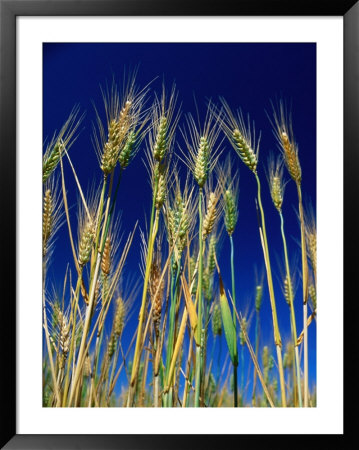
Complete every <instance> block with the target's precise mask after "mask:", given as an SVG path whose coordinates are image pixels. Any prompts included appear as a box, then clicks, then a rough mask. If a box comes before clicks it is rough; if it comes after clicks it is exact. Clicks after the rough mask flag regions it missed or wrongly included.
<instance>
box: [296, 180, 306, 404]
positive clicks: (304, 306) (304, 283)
mask: <svg viewBox="0 0 359 450" xmlns="http://www.w3.org/2000/svg"><path fill="white" fill-rule="evenodd" d="M296 184H297V192H298V201H299V217H300V236H301V248H302V280H303V331H304V407H305V408H307V407H308V326H307V319H308V264H307V249H306V242H305V226H304V213H303V201H302V189H301V185H300V184H299V183H296Z"/></svg>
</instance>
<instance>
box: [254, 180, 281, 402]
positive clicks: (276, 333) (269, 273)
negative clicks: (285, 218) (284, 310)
mask: <svg viewBox="0 0 359 450" xmlns="http://www.w3.org/2000/svg"><path fill="white" fill-rule="evenodd" d="M254 175H255V177H256V180H257V185H258V195H257V197H258V204H259V209H260V212H261V219H262V220H261V223H262V230H261V231H262V237H263V253H264V261H265V266H266V272H267V281H268V289H269V298H270V303H271V309H272V319H273V328H274V342H275V345H276V348H277V358H278V369H279V380H280V389H281V397H282V406H283V407H285V406H286V398H285V381H284V371H283V361H282V352H281V346H282V341H281V337H280V332H279V327H278V319H277V308H276V304H275V297H274V289H273V281H272V270H271V265H270V258H269V250H268V241H267V232H266V226H265V218H264V211H263V206H262V199H261V184H260V180H259V177H258V174H257V172H254Z"/></svg>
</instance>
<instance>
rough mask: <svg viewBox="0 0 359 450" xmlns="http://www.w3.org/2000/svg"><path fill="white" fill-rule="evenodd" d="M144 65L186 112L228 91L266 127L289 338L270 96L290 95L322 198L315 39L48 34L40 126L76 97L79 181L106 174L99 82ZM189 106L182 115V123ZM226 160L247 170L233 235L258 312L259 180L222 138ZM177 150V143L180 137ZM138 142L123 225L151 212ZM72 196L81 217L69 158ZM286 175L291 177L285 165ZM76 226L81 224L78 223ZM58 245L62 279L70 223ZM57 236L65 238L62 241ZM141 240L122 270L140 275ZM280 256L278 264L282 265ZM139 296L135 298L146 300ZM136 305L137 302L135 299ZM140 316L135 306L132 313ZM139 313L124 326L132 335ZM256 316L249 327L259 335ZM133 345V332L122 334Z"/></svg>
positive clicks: (294, 250)
mask: <svg viewBox="0 0 359 450" xmlns="http://www.w3.org/2000/svg"><path fill="white" fill-rule="evenodd" d="M135 66H139V70H138V76H137V82H138V85H139V86H144V85H145V84H147V83H148V82H150V81H151V80H153V79H155V78H156V77H158V78H157V79H156V80H155V81H154V82H153V83H152V84H151V89H152V91H156V92H158V93H160V91H161V85H162V81H163V80H164V82H165V84H166V86H168V88H170V87H171V86H172V83H173V82H175V83H176V86H177V89H178V92H179V102H180V103H182V112H183V113H186V112H192V113H193V114H195V103H194V96H195V98H196V101H197V104H198V106H199V109H200V112H201V113H203V111H205V105H206V99H208V98H211V99H212V100H213V101H215V102H217V101H218V96H223V97H224V98H225V99H226V100H227V101H228V103H229V104H230V106H231V107H232V108H233V109H235V108H238V107H240V108H241V109H242V110H243V112H244V113H245V114H246V113H249V114H250V117H251V119H252V120H254V121H255V125H256V130H257V131H259V130H261V132H262V140H261V146H260V155H259V161H260V162H259V166H258V172H259V176H260V178H261V180H262V191H263V201H264V209H265V214H266V224H267V233H268V239H269V250H270V255H271V261H272V265H273V268H274V282H275V289H276V298H277V308H278V315H279V326H280V329H281V333H282V339H283V341H284V342H285V341H286V340H288V339H289V337H290V326H289V311H288V307H287V304H286V303H285V301H284V299H283V296H282V291H281V288H280V285H279V284H278V281H280V280H281V274H284V262H283V257H282V255H283V250H282V241H281V235H280V228H279V217H278V213H277V211H276V210H275V208H274V207H273V204H272V202H271V199H270V196H269V191H268V184H267V181H266V177H265V172H264V167H265V166H266V163H267V156H268V154H269V152H274V153H277V152H278V148H277V144H276V140H275V138H274V136H273V132H272V129H271V125H270V123H269V120H268V118H267V115H266V111H268V112H271V103H270V101H271V100H276V99H278V98H279V97H282V98H284V99H285V100H286V101H287V102H288V104H291V105H292V116H293V128H294V134H295V138H296V140H297V142H298V145H299V157H300V162H301V166H302V173H303V182H302V186H303V196H304V201H306V202H308V201H311V202H312V205H313V207H314V208H315V206H316V46H315V44H308V43H306V44H269V43H266V44H237V43H236V44H222V43H221V44H208V43H205V44H198V43H196V44H174V43H169V44H149V43H145V44H90V43H85V44H79V43H76V44H61V43H60V44H53V43H51V44H44V46H43V112H44V115H43V136H44V139H45V138H51V137H52V135H53V133H54V131H55V130H59V129H60V128H61V126H62V124H63V122H64V121H65V120H66V118H67V117H68V115H69V113H70V111H71V109H72V108H73V106H74V105H75V104H78V105H79V106H80V109H81V112H86V116H85V119H84V121H83V123H82V125H81V130H82V131H81V133H80V135H79V137H78V139H77V141H76V143H75V144H74V146H73V147H72V148H71V150H70V152H71V157H72V162H73V164H74V166H75V168H76V171H77V174H78V176H79V180H80V182H81V185H82V187H83V188H84V190H85V191H86V190H87V188H89V187H90V186H91V185H92V183H93V182H96V183H98V182H99V181H100V180H101V177H102V174H101V171H100V169H99V167H98V163H97V159H96V156H95V151H94V148H93V145H92V142H91V136H92V123H93V122H94V120H95V115H94V108H93V103H94V104H95V105H96V107H97V108H98V109H99V110H100V111H103V109H102V108H103V102H102V97H101V91H100V85H101V86H104V85H105V84H106V82H107V83H109V84H111V81H112V78H113V77H115V80H116V81H120V80H121V77H122V75H123V72H124V68H126V69H128V68H131V67H132V68H133V67H135ZM183 118H184V117H183V114H182V120H181V122H180V123H182V124H183ZM224 147H225V149H224V152H223V155H222V158H221V159H222V160H223V159H224V157H225V155H226V154H227V153H231V156H232V161H233V163H234V166H235V167H239V171H240V184H239V187H240V194H239V220H238V225H237V228H236V232H235V234H234V241H235V245H236V251H235V258H236V259H235V267H236V283H237V298H238V304H239V308H240V309H241V310H242V311H243V312H246V311H249V312H252V310H253V308H254V306H253V301H254V300H253V296H254V288H255V267H257V270H258V271H259V272H261V270H262V268H263V254H262V250H261V247H260V240H259V233H258V225H257V216H256V210H255V203H254V198H255V196H256V182H255V179H254V177H253V175H252V174H251V173H250V171H249V170H248V169H247V168H246V167H245V166H244V165H243V163H242V162H241V161H240V160H239V158H238V156H237V155H236V154H235V152H234V150H233V149H232V147H231V146H230V145H229V144H228V143H227V142H225V146H224ZM175 152H178V148H177V146H176V147H175ZM143 156H144V154H143V152H142V151H141V152H140V153H139V154H138V155H137V157H136V159H135V160H134V161H133V163H132V164H131V165H130V167H129V168H128V170H127V171H126V172H125V174H124V177H123V181H122V183H121V187H120V193H119V199H118V206H119V209H120V210H122V211H124V214H123V216H122V217H123V220H122V230H123V231H124V232H125V235H127V234H128V232H129V231H130V230H131V229H132V228H133V225H134V223H135V221H136V220H137V219H139V224H140V226H141V227H142V228H144V224H145V215H147V217H148V215H149V208H150V201H151V191H150V186H149V183H148V175H147V171H146V168H145V166H144V164H143V162H142V157H143ZM65 174H66V181H67V189H68V195H69V204H70V205H71V206H72V210H71V213H72V214H73V216H72V217H73V223H75V217H76V216H75V214H76V206H75V205H76V201H77V192H76V188H75V185H74V182H73V177H72V174H71V172H70V171H69V170H68V168H66V171H65ZM285 176H286V177H287V179H288V176H287V174H286V173H285ZM296 208H297V194H296V188H295V185H294V183H293V182H292V181H291V182H289V183H288V184H287V186H286V191H285V198H284V205H283V214H284V218H285V227H286V234H287V241H288V247H289V255H290V262H291V266H292V268H294V267H295V263H296V264H297V266H298V270H299V271H300V269H301V259H300V247H299V242H300V229H299V224H298V219H297V213H296ZM74 232H75V234H76V230H74ZM57 244H58V245H57V250H56V254H55V257H54V259H53V262H52V265H51V268H50V271H49V277H51V276H53V277H54V279H55V280H57V283H58V284H59V286H61V283H62V281H61V280H62V279H63V275H64V271H65V267H66V263H67V262H71V258H72V256H71V252H70V244H69V240H68V233H67V228H66V226H64V227H63V228H62V229H61V230H60V232H59V235H58V240H57ZM59 244H60V245H59ZM139 255H140V240H139V233H138V232H137V235H136V238H135V240H134V243H133V246H132V248H131V250H130V254H129V258H128V260H127V265H126V268H125V272H124V275H125V276H128V275H134V276H136V277H139V276H140V273H139V266H138V262H139ZM219 258H220V264H221V268H222V272H223V273H224V278H225V282H226V285H227V287H228V288H229V287H230V278H229V276H230V272H229V245H228V240H227V239H223V245H222V248H221V252H220V255H219ZM278 264H279V265H278ZM277 274H278V275H277ZM297 282H298V283H297V284H298V290H297V295H296V300H295V307H296V311H297V314H296V315H297V328H298V333H299V332H300V331H301V330H302V324H303V320H302V304H301V289H300V286H301V280H300V277H299V276H298V275H297ZM139 301H140V300H138V302H139ZM135 308H137V309H136V311H137V310H138V308H139V303H137V304H136V305H135ZM133 317H134V318H137V312H135V313H134V314H133ZM135 320H136V319H132V321H130V323H129V324H128V326H127V331H128V333H129V334H130V335H131V336H132V333H133V331H132V330H134V327H135V326H136V323H135ZM261 320H262V327H263V332H262V338H261V339H262V341H261V345H265V344H268V345H269V346H270V347H271V348H272V349H273V350H274V344H273V337H272V336H273V334H272V319H271V312H270V305H269V298H268V292H267V289H266V290H265V296H264V299H263V306H262V310H261ZM253 332H254V319H253V321H252V325H251V329H250V336H251V340H252V342H253V343H254V335H253ZM124 342H125V345H126V338H125V337H124ZM309 343H310V348H309V355H310V380H311V382H313V383H314V382H315V374H316V335H315V325H311V326H310V327H309Z"/></svg>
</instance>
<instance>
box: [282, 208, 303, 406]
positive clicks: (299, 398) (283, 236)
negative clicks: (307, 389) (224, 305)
mask: <svg viewBox="0 0 359 450" xmlns="http://www.w3.org/2000/svg"><path fill="white" fill-rule="evenodd" d="M279 217H280V224H281V225H280V229H281V233H282V239H283V248H284V259H285V268H286V273H287V280H288V288H289V306H290V314H291V322H292V329H293V344H294V346H295V347H297V338H298V336H297V325H296V320H295V312H294V304H293V288H292V281H291V276H290V269H289V261H288V250H287V240H286V237H285V233H284V219H283V214H282V211H279ZM295 366H296V373H297V389H298V400H299V406H300V408H301V407H302V394H301V388H300V365H299V358H298V351H296V352H295Z"/></svg>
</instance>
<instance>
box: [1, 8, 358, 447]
mask: <svg viewBox="0 0 359 450" xmlns="http://www.w3.org/2000/svg"><path fill="white" fill-rule="evenodd" d="M117 15H118V16H131V15H134V16H299V15H300V16H343V18H344V210H345V214H344V236H345V234H346V235H347V239H346V240H344V258H345V259H344V261H345V262H347V263H348V265H347V267H348V268H349V267H352V269H351V270H349V269H348V270H347V271H346V272H344V268H343V273H344V286H345V292H344V294H345V293H346V294H347V296H348V294H349V293H351V292H353V293H355V292H356V291H355V290H354V282H355V278H356V277H355V275H354V274H355V268H356V267H355V266H356V263H354V266H353V264H352V263H351V265H349V262H350V261H355V257H356V254H357V253H356V248H357V235H358V233H357V230H356V229H355V228H357V227H356V225H357V221H356V220H355V218H354V214H355V209H356V208H355V205H356V204H358V201H357V199H356V195H355V193H356V192H355V186H357V182H356V180H357V178H358V176H357V172H358V169H359V152H358V142H359V2H358V1H357V0H337V1H334V2H328V1H323V0H316V1H313V0H296V1H288V0H283V1H282V0H237V1H236V2H231V1H227V0H221V1H220V2H218V1H216V2H215V1H211V0H207V1H206V2H204V1H199V0H192V1H190V2H188V1H186V0H182V1H181V0H171V1H169V0H87V1H81V0H54V1H52V0H0V158H1V159H0V171H1V175H0V192H1V194H2V195H1V211H2V218H3V220H0V223H1V234H0V236H2V254H3V263H4V264H3V265H2V270H1V280H2V294H3V295H2V312H3V320H2V321H1V325H2V336H3V339H4V340H5V341H6V345H1V346H0V348H1V363H2V370H1V373H2V375H3V383H2V387H3V389H2V396H1V409H2V413H3V414H2V417H3V419H2V421H1V442H0V444H1V446H2V448H5V449H20V448H22V449H35V448H36V449H50V448H51V449H60V448H66V449H70V448H77V449H115V448H116V449H152V448H154V449H165V448H166V449H168V448H171V449H174V448H192V447H194V446H197V445H203V442H204V441H203V435H202V436H195V435H191V438H190V439H188V436H187V435H165V434H164V435H19V434H17V432H16V313H17V312H16V283H17V280H16V254H17V252H16V249H17V247H16V228H17V222H16V218H17V211H16V17H18V16H117ZM303 32H305V31H303ZM355 182H356V183H355ZM354 227H355V228H354ZM344 298H345V297H344ZM355 300H356V299H355V298H354V297H353V298H350V299H349V298H348V299H347V302H345V325H346V326H345V333H347V336H348V335H349V336H350V333H351V330H353V329H354V327H353V326H352V325H354V323H353V321H354V320H355V310H354V308H355V306H354V305H355ZM349 340H350V339H349V337H348V338H347V339H346V345H345V347H344V358H345V369H346V370H345V374H346V376H349V373H352V372H353V371H352V370H351V369H349V365H350V364H351V362H350V361H352V360H353V357H351V356H350V351H351V350H350V348H349ZM346 383H347V379H346ZM350 391H351V388H350V387H349V385H348V384H346V389H345V396H344V403H345V405H346V406H347V408H348V407H350V401H349V400H348V396H349V395H351V393H350ZM345 400H347V401H345ZM348 405H349V406H348ZM354 421H355V414H348V415H347V418H346V421H345V424H344V434H343V435H340V436H337V435H335V436H331V439H332V440H333V443H334V441H335V440H337V439H341V440H342V439H343V438H344V436H347V435H348V433H350V430H351V429H352V424H354ZM207 438H208V439H207V442H208V445H207V443H206V445H207V446H208V447H209V448H212V447H213V448H223V447H224V446H227V445H230V442H231V440H233V442H234V440H235V442H236V445H241V446H243V445H244V444H246V443H249V441H250V442H251V443H252V445H253V442H254V441H255V440H261V441H263V442H262V445H267V444H266V442H268V441H267V440H268V439H269V438H271V439H273V438H274V439H276V448H277V447H278V445H279V446H280V445H281V443H280V440H279V439H278V435H272V436H264V435H241V436H240V440H238V436H237V435H210V436H209V435H208V436H207ZM200 439H201V440H200ZM310 439H312V438H310ZM306 440H307V442H312V441H309V438H308V436H306V435H299V436H297V437H296V443H300V442H303V444H304V443H305V442H306ZM282 444H283V446H284V445H285V446H286V447H287V446H288V445H289V441H288V440H287V442H283V443H282Z"/></svg>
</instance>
